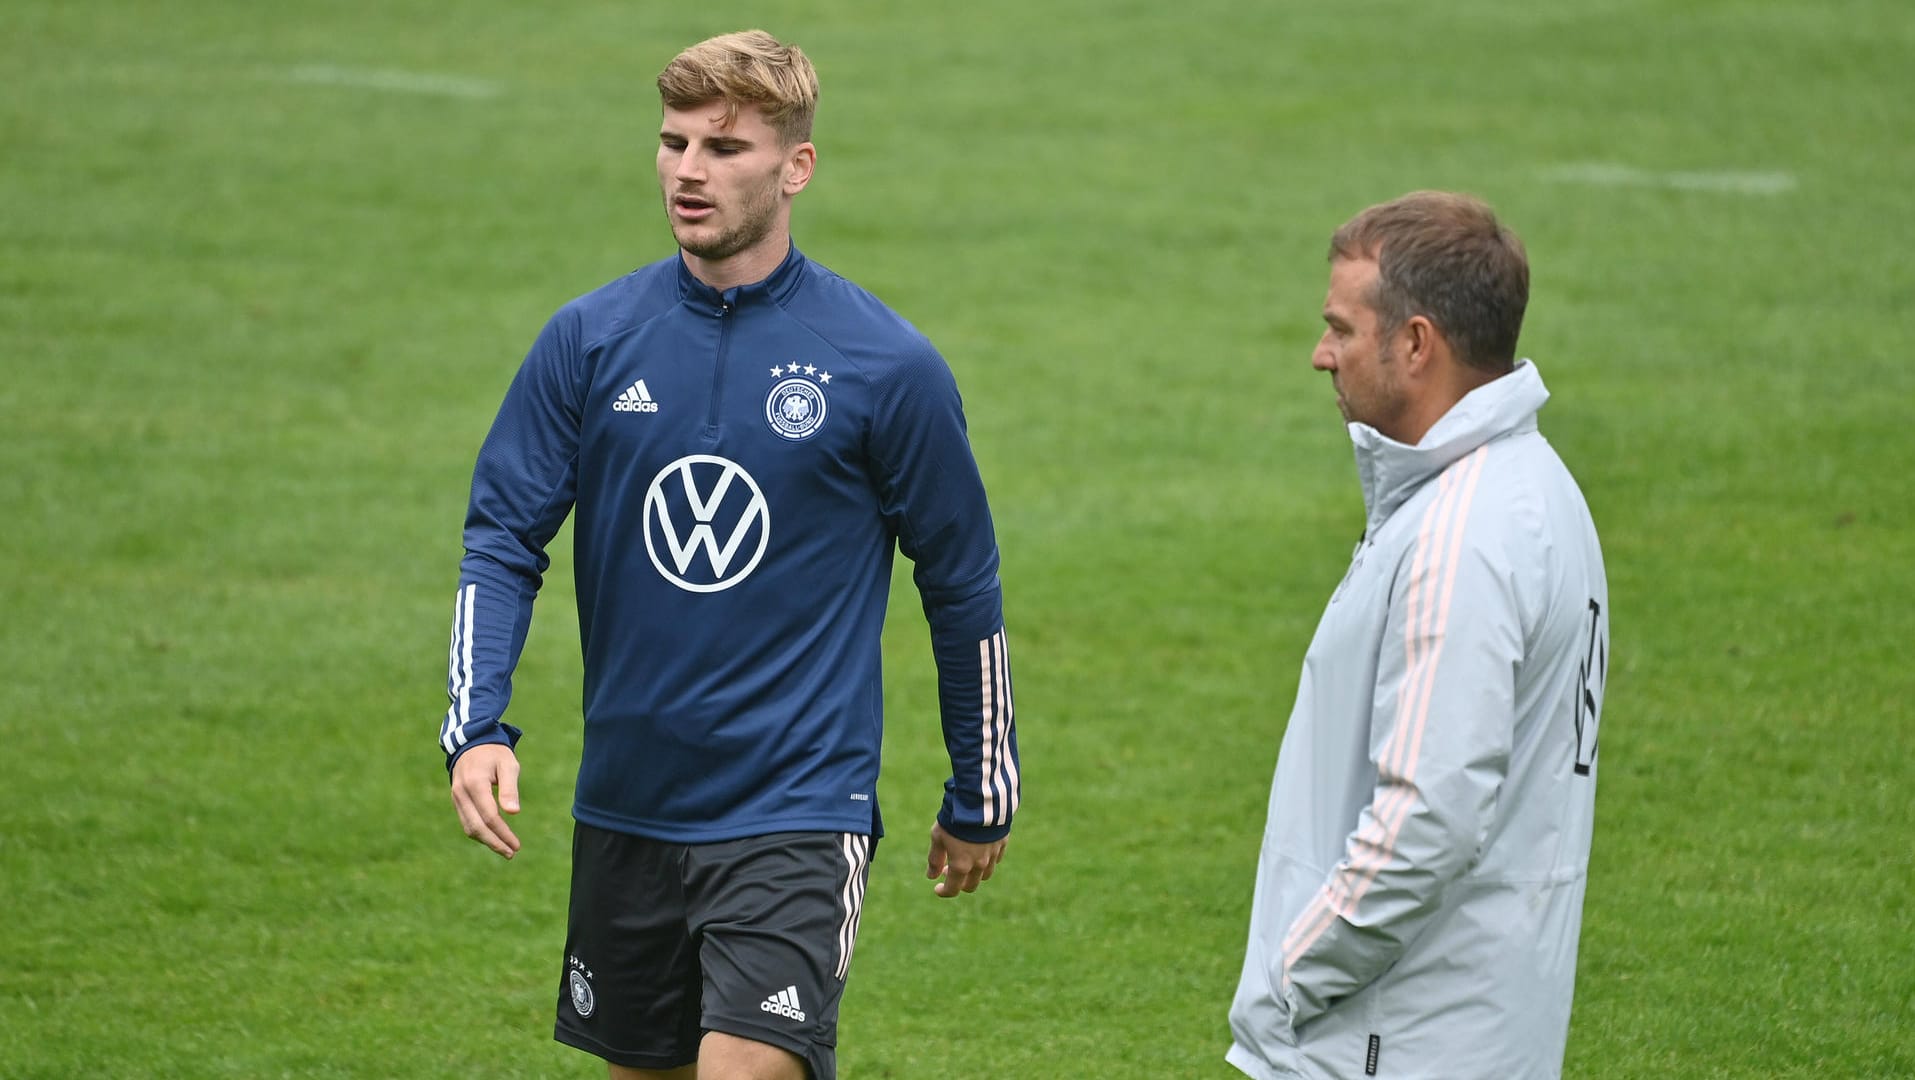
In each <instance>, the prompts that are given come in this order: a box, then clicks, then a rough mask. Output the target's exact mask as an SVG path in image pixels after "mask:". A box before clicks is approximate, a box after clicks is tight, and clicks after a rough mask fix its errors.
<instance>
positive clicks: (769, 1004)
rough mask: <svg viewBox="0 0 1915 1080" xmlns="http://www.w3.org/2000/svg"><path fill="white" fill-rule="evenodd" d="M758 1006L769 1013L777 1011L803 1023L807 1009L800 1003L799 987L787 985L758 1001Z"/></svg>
mask: <svg viewBox="0 0 1915 1080" xmlns="http://www.w3.org/2000/svg"><path fill="white" fill-rule="evenodd" d="M758 1007H759V1008H760V1009H763V1010H764V1011H765V1012H768V1013H776V1014H777V1015H779V1016H782V1017H784V1018H786V1019H788V1020H796V1021H798V1022H799V1023H803V1022H804V1019H805V1010H804V1008H803V1007H802V1006H800V1005H799V1004H798V988H797V987H796V986H787V987H785V988H784V989H783V990H780V991H778V992H777V993H775V994H773V995H771V996H770V997H768V998H766V999H765V1000H763V1001H761V1002H759V1003H758Z"/></svg>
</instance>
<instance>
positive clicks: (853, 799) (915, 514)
mask: <svg viewBox="0 0 1915 1080" xmlns="http://www.w3.org/2000/svg"><path fill="white" fill-rule="evenodd" d="M658 87H659V94H660V98H661V102H662V105H663V123H662V124H661V126H660V132H659V148H658V179H659V186H660V188H661V190H662V193H663V196H664V201H665V212H666V215H667V218H668V219H669V221H670V223H671V227H672V234H673V236H674V237H675V239H676V240H677V242H678V247H679V251H678V253H677V254H676V255H674V256H672V257H670V258H667V259H665V260H663V261H662V262H658V263H654V264H652V265H650V266H646V267H643V268H641V269H639V270H636V271H634V272H633V273H631V274H628V275H626V276H624V277H622V278H619V279H618V280H616V281H613V282H611V283H610V284H608V285H605V286H604V287H602V288H600V289H597V290H596V291H593V292H590V293H587V294H586V295H584V296H581V297H579V298H578V299H576V300H573V301H572V302H570V303H568V304H566V305H565V306H564V307H562V308H560V309H559V311H558V313H557V314H556V315H554V316H553V317H552V319H551V321H550V322H548V323H547V324H546V326H545V329H544V331H543V332H542V333H541V334H540V335H539V337H538V339H537V341H536V342H535V343H534V345H533V346H532V349H531V352H530V354H529V355H528V356H527V357H526V360H525V363H524V365H523V366H522V367H521V368H520V370H519V373H518V375H517V377H516V378H515V379H514V380H513V383H512V386H511V388H510V390H508V392H507V394H506V398H505V402H504V404H503V406H502V407H501V409H500V411H499V416H498V419H497V420H496V421H495V423H494V424H493V427H492V431H491V433H490V434H489V435H488V436H487V438H486V440H485V444H484V446H483V447H482V449H481V450H480V452H479V459H478V464H477V467H476V469H475V470H474V476H473V485H472V501H471V505H470V508H469V510H468V512H467V516H466V524H465V558H464V560H463V561H462V563H461V566H460V577H459V591H458V596H457V601H456V604H455V607H454V618H453V629H452V647H451V655H450V661H451V663H450V677H449V681H448V686H447V689H448V695H449V697H450V699H451V704H450V707H449V708H448V710H447V713H446V717H445V721H444V723H443V725H442V726H441V731H440V745H441V748H442V749H443V750H444V752H445V754H446V757H447V764H448V768H449V770H450V772H451V777H452V801H453V804H454V805H455V807H456V808H457V809H458V812H459V818H460V821H461V823H462V824H463V826H464V828H465V831H466V834H467V835H468V836H471V837H472V838H473V839H475V840H478V841H480V842H481V843H484V844H485V845H486V846H488V847H490V848H492V849H493V850H494V851H496V852H498V853H499V854H500V855H503V856H505V857H506V858H511V857H512V855H513V853H514V852H516V851H517V850H518V847H519V841H518V838H517V837H516V836H515V835H514V834H513V832H512V829H511V827H510V826H509V825H508V824H507V823H506V820H505V818H504V816H502V815H503V814H516V813H517V812H518V811H519V799H518V771H519V767H518V762H517V759H516V757H515V756H514V753H513V748H514V747H515V745H516V744H517V742H518V739H519V734H520V733H519V730H518V729H517V728H515V727H513V726H511V725H509V724H506V723H505V722H504V720H503V714H504V711H505V706H506V702H507V700H508V698H509V697H510V695H511V674H512V669H513V666H514V665H515V663H516V662H517V660H518V655H519V651H520V648H521V647H522V645H523V643H524V641H525V634H526V630H527V627H528V625H529V623H530V619H531V609H532V602H533V599H534V597H535V596H536V595H537V592H538V588H539V585H540V582H541V576H542V574H543V573H544V571H545V569H546V568H547V566H548V564H549V560H548V559H547V557H546V554H545V545H546V544H547V543H548V542H549V541H550V540H551V538H552V537H553V535H554V534H555V533H556V532H557V531H558V529H559V526H560V525H561V524H562V523H563V522H564V520H565V518H566V516H567V515H568V514H572V513H575V515H576V521H575V528H574V541H573V546H574V562H575V578H576V585H577V589H578V601H579V604H578V606H579V632H580V641H581V645H582V647H583V650H584V654H585V678H584V720H585V741H584V752H583V756H582V759H581V762H580V767H579V776H578V788H577V792H576V796H575V800H574V803H573V816H574V818H575V819H576V821H577V825H576V828H575V834H574V841H573V870H572V898H571V905H570V925H569V928H568V931H567V942H566V956H565V969H564V972H563V974H562V976H561V987H560V993H559V1001H558V1021H557V1027H556V1034H557V1037H558V1039H559V1040H560V1041H562V1042H565V1043H568V1044H570V1045H573V1046H577V1047H580V1048H581V1049H584V1050H587V1051H590V1052H592V1053H594V1054H597V1055H599V1056H601V1057H603V1058H605V1059H606V1061H607V1062H608V1063H610V1070H611V1075H612V1077H614V1078H629V1077H668V1078H690V1077H693V1076H694V1075H695V1076H697V1077H699V1078H701V1080H713V1078H720V1080H728V1078H746V1077H749V1078H776V1080H783V1078H792V1080H802V1078H803V1077H805V1076H806V1075H807V1074H808V1075H810V1076H811V1077H813V1078H814V1080H830V1078H831V1077H833V1076H835V1075H836V1064H835V1056H834V1050H835V1045H836V1041H837V1011H838V1001H839V998H840V995H841V994H842V992H843V988H844V980H845V976H846V973H847V971H848V969H849V965H850V961H851V954H852V947H853V945H854V943H855V941H856V935H857V929H858V917H859V912H860V908H861V901H862V898H863V895H864V888H865V882H866V880H867V875H868V868H869V860H870V855H871V849H872V844H873V842H874V841H875V839H876V838H877V837H878V836H880V835H882V832H883V829H882V825H881V819H880V817H879V813H878V806H877V791H876V785H877V777H878V758H879V750H880V739H881V735H882V707H883V692H882V688H881V684H880V677H881V672H880V665H881V658H880V653H879V635H880V631H881V629H882V626H883V622H884V612H885V601H886V597H887V594H888V590H889V584H890V579H891V561H892V553H893V551H895V550H902V551H903V552H904V554H905V555H906V556H907V557H908V558H910V559H911V561H912V563H913V576H914V579H915V581H916V584H917V587H918V591H919V594H920V596H921V597H922V600H923V604H924V612H925V617H926V619H927V620H928V621H929V623H930V626H931V642H932V650H933V652H934V654H935V657H936V661H937V668H938V689H939V701H940V711H941V713H942V722H943V733H944V740H945V745H946V747H947V748H948V750H949V754H950V759H951V770H952V772H951V777H950V779H949V780H947V781H946V782H945V785H944V796H943V801H942V804H941V806H940V807H939V810H938V813H937V816H936V822H935V824H933V826H932V828H931V842H930V849H929V853H928V858H927V866H926V876H927V877H929V878H931V879H934V880H937V881H938V884H937V886H936V892H937V894H938V895H939V896H944V897H953V896H957V895H959V894H961V893H967V892H972V891H974V890H975V889H976V888H977V887H978V885H979V883H980V882H982V881H985V880H988V879H989V878H990V877H991V874H992V872H993V870H994V868H995V867H996V865H997V863H998V861H999V859H1001V858H1002V856H1003V853H1004V845H1005V840H1006V837H1007V836H1008V834H1009V832H1010V827H1011V818H1012V815H1013V814H1014V813H1015V811H1016V810H1017V806H1018V753H1017V735H1016V730H1015V725H1014V710H1013V705H1012V701H1013V698H1012V693H1011V678H1010V670H1009V665H1008V660H1007V656H1006V651H1005V640H1004V627H1003V608H1002V599H1001V592H1000V588H999V584H998V576H997V569H998V553H997V543H996V540H995V537H994V534H993V530H992V525H991V515H990V508H989V506H988V505H987V503H986V500H985V494H984V487H983V484H982V481H981V480H980V478H979V476H978V470H977V465H976V462H975V460H974V459H973V457H972V454H971V449H970V444H969V442H968V439H967V437H966V434H965V424H964V414H963V410H962V405H961V402H960V400H959V397H958V392H957V386H956V383H955V382H954V380H953V379H952V376H951V372H950V369H949V368H948V367H947V366H946V365H945V363H944V361H943V359H942V358H941V357H940V356H939V355H938V353H937V351H936V350H935V349H934V348H933V347H932V345H931V343H930V342H929V341H927V340H926V339H925V338H924V336H923V335H921V334H919V333H918V332H917V331H916V330H915V329H914V328H913V327H912V326H911V325H910V324H909V323H907V322H905V321H904V320H903V319H902V318H900V317H898V316H897V315H896V314H894V313H893V312H891V311H890V309H888V308H886V307H885V306H884V305H883V304H882V303H880V302H879V301H878V300H877V299H876V298H875V297H873V296H872V295H871V294H869V293H867V292H865V291H864V290H863V289H860V288H859V287H857V286H856V285H853V284H852V283H850V282H848V281H846V280H845V279H843V278H841V277H839V276H837V275H836V274H834V273H832V272H831V271H829V270H827V269H825V268H824V267H822V266H820V265H818V264H817V263H814V262H811V261H810V260H808V259H806V258H805V257H804V256H803V255H802V254H800V253H799V252H798V250H797V249H796V248H795V247H794V246H792V243H791V239H790V220H791V203H792V199H793V198H794V197H795V196H797V194H798V193H799V192H801V191H803V190H804V189H805V187H806V185H808V184H809V183H810V181H811V178H812V173H813V168H814V165H815V164H816V160H817V150H816V148H815V147H814V146H813V145H812V143H811V142H810V141H809V140H810V135H811V122H812V117H813V114H814V112H815V110H816V106H817V97H818V82H817V76H816V74H815V72H814V71H813V69H812V66H811V63H810V61H809V60H808V59H807V58H806V57H805V55H804V53H803V52H801V51H800V50H799V49H797V48H796V47H794V46H788V45H784V44H782V43H780V42H778V41H777V40H776V39H774V38H772V37H771V36H770V35H768V34H765V33H763V32H761V31H747V32H744V33H738V34H728V35H725V36H722V37H717V38H713V39H711V40H709V41H705V42H702V43H700V44H698V45H695V46H693V47H691V48H689V49H687V50H685V51H684V52H683V53H681V54H679V56H678V57H677V58H675V59H674V60H673V61H672V62H671V63H670V64H669V65H668V66H667V67H666V68H665V70H664V72H663V73H661V74H660V76H659V79H658Z"/></svg>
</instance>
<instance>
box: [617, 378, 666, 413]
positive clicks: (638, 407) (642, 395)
mask: <svg viewBox="0 0 1915 1080" xmlns="http://www.w3.org/2000/svg"><path fill="white" fill-rule="evenodd" d="M612 411H613V412H640V413H655V412H657V411H658V402H656V401H653V400H652V392H651V391H650V390H647V389H646V388H645V380H644V379H640V380H638V381H637V382H635V383H633V384H632V385H630V386H628V387H626V388H625V392H624V393H622V394H620V395H619V396H618V400H616V401H614V402H612Z"/></svg>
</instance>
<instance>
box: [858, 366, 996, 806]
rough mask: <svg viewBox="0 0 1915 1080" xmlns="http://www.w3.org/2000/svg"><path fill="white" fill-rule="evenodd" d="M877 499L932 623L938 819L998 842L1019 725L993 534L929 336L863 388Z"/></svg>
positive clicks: (953, 390)
mask: <svg viewBox="0 0 1915 1080" xmlns="http://www.w3.org/2000/svg"><path fill="white" fill-rule="evenodd" d="M873 392H874V395H875V400H874V405H873V419H872V431H871V449H872V455H871V456H872V460H873V464H874V468H875V471H876V474H877V475H876V480H877V487H878V496H879V500H880V505H881V507H882V510H883V513H884V514H885V517H886V519H887V521H888V522H889V523H890V525H891V527H892V529H893V531H895V532H896V534H897V536H898V548H899V550H900V551H902V552H903V553H904V555H905V557H906V558H908V559H910V560H911V562H912V577H913V580H914V581H915V582H916V584H917V589H918V594H919V597H920V598H921V599H922V600H923V603H924V616H925V619H926V621H927V622H929V623H930V627H931V651H932V654H933V656H934V658H935V660H936V663H937V670H938V703H939V711H940V713H941V716H942V723H943V730H944V745H945V749H946V751H947V752H948V753H949V755H950V759H951V776H950V778H949V779H948V780H946V781H945V784H944V801H943V804H942V806H941V808H940V809H939V812H938V823H939V824H940V825H942V826H943V827H944V829H945V831H946V832H949V833H950V834H951V835H952V836H955V837H957V838H958V839H960V840H965V841H969V842H971V843H988V842H990V841H994V840H998V839H1001V838H1002V837H1004V836H1005V835H1006V834H1007V833H1009V832H1010V829H1011V818H1012V815H1014V814H1015V813H1016V812H1017V807H1018V800H1019V785H1018V780H1019V777H1018V749H1017V727H1016V711H1015V707H1014V697H1013V694H1012V689H1011V669H1010V656H1009V651H1008V649H1007V648H1006V645H1005V636H1004V606H1003V590H1002V587H1001V585H1000V584H999V581H998V549H997V537H996V533H995V530H994V528H993V526H992V522H991V508H990V505H989V502H988V501H987V500H986V498H985V493H984V481H983V479H982V477H981V476H980V475H979V472H978V466H977V461H976V459H975V457H974V456H973V454H972V452H971V443H970V438H969V436H968V434H967V433H966V428H965V421H964V406H963V402H962V400H961V399H960V398H959V395H958V388H957V381H956V379H955V378H953V376H952V374H951V370H950V368H949V367H948V366H947V365H946V364H945V362H944V359H943V358H942V357H941V356H939V355H938V354H937V352H936V351H935V350H934V349H932V348H931V347H930V346H929V344H928V343H924V344H922V345H921V346H920V348H919V350H918V351H917V352H915V353H914V354H913V355H911V356H909V357H907V358H906V359H905V360H904V362H901V363H898V364H895V365H891V366H890V367H888V369H887V371H886V373H885V374H884V375H883V376H881V377H880V378H879V379H878V380H876V382H875V383H874V386H873Z"/></svg>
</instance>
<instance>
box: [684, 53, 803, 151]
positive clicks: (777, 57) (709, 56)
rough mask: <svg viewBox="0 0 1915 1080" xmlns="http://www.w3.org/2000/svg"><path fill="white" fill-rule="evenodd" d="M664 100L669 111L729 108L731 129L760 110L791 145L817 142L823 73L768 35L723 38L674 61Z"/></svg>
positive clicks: (728, 114)
mask: <svg viewBox="0 0 1915 1080" xmlns="http://www.w3.org/2000/svg"><path fill="white" fill-rule="evenodd" d="M658 97H659V100H660V101H661V102H663V103H664V105H665V107H666V108H668V109H690V108H693V107H695V106H699V105H703V104H705V103H706V102H711V101H718V102H723V103H724V106H725V123H727V124H729V123H731V122H732V121H734V120H736V119H737V118H738V110H739V109H740V108H743V107H744V106H746V105H756V106H758V108H759V109H761V110H762V111H763V112H764V115H765V120H766V122H767V123H769V124H770V125H771V126H772V127H773V128H775V129H776V130H777V132H778V134H779V136H780V137H781V138H783V139H784V141H785V145H787V146H795V145H797V144H798V143H801V142H804V141H806V140H808V139H810V138H811V119H812V117H813V116H815V115H816V114H817V112H818V73H817V71H816V70H814V69H813V68H812V66H811V61H810V60H809V59H808V58H807V57H806V56H805V54H804V50H802V49H800V48H798V46H796V45H786V44H784V43H783V42H781V41H779V40H778V39H777V38H775V37H772V36H771V35H770V34H767V33H765V32H764V31H763V30H740V31H739V32H737V33H735V34H721V35H719V36H718V37H715V38H708V39H706V40H704V41H701V42H699V43H698V44H696V45H693V46H692V47H691V48H689V49H686V50H685V51H684V52H682V53H679V54H678V55H677V56H675V57H673V58H672V62H671V63H669V64H666V65H665V70H664V71H661V72H659V73H658Z"/></svg>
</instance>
